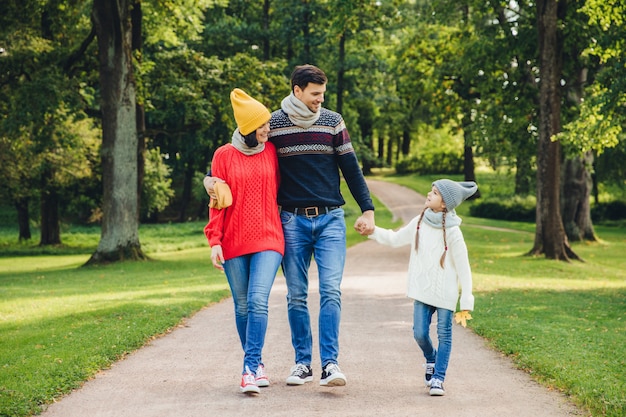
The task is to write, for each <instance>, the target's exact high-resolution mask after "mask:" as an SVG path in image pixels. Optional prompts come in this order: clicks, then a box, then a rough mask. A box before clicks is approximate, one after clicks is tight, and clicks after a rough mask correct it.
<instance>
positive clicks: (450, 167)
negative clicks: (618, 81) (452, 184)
mask: <svg viewBox="0 0 626 417" xmlns="http://www.w3.org/2000/svg"><path fill="white" fill-rule="evenodd" d="M395 169H396V172H397V173H398V174H400V175H403V174H408V173H417V174H420V175H425V174H447V175H454V174H459V173H461V172H463V139H462V138H461V137H460V136H458V135H457V136H452V135H450V133H448V131H447V130H446V129H445V128H441V129H438V130H434V129H429V128H424V129H422V134H421V135H420V136H419V138H418V140H417V142H416V143H415V144H414V145H413V148H412V150H411V155H410V156H409V157H407V158H405V159H402V160H400V161H399V162H397V163H396V165H395Z"/></svg>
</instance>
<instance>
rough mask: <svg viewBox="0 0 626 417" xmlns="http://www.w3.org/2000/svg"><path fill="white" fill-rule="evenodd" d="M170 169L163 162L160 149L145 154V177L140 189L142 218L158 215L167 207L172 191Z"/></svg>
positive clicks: (172, 194) (172, 195)
mask: <svg viewBox="0 0 626 417" xmlns="http://www.w3.org/2000/svg"><path fill="white" fill-rule="evenodd" d="M170 171H171V169H170V168H169V167H168V166H167V165H165V163H164V162H163V155H161V152H160V149H159V148H156V149H150V150H148V151H147V152H146V162H145V175H144V183H143V188H142V189H141V211H142V215H143V216H150V215H151V214H153V213H158V212H161V211H163V210H165V208H166V207H167V206H168V204H169V202H170V200H171V199H172V197H174V190H173V189H172V187H171V185H172V180H171V179H170V178H169V175H170Z"/></svg>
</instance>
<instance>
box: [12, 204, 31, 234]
mask: <svg viewBox="0 0 626 417" xmlns="http://www.w3.org/2000/svg"><path fill="white" fill-rule="evenodd" d="M28 202H29V200H28V198H20V199H18V200H17V201H16V202H15V209H16V210H17V224H18V226H19V229H20V231H19V238H18V240H19V241H20V242H22V241H24V240H30V238H31V237H32V236H31V234H30V215H29V213H28Z"/></svg>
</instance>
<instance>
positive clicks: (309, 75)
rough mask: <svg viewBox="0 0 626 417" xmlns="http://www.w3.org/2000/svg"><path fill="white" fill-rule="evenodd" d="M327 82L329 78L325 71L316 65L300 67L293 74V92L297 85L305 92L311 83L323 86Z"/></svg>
mask: <svg viewBox="0 0 626 417" xmlns="http://www.w3.org/2000/svg"><path fill="white" fill-rule="evenodd" d="M327 82H328V78H327V77H326V74H324V71H322V70H321V69H319V68H317V67H316V66H315V65H310V64H306V65H298V66H297V67H296V68H295V69H294V70H293V72H292V73H291V91H293V89H294V88H295V86H296V85H297V86H298V87H300V88H301V89H303V90H304V89H305V88H306V86H307V85H308V84H309V83H313V84H321V85H323V84H326V83H327Z"/></svg>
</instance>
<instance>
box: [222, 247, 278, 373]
mask: <svg viewBox="0 0 626 417" xmlns="http://www.w3.org/2000/svg"><path fill="white" fill-rule="evenodd" d="M281 260H282V256H281V255H280V253H278V252H274V251H271V250H268V251H263V252H256V253H251V254H249V255H243V256H238V257H237V258H232V259H229V260H227V261H226V262H224V272H226V278H227V279H228V285H230V291H231V293H232V295H233V301H234V302H235V324H236V325H237V332H238V333H239V340H240V341H241V347H242V348H243V351H244V359H243V371H244V372H245V369H246V366H247V367H248V368H249V369H250V371H252V372H256V370H257V368H258V367H259V365H260V364H261V363H262V360H261V351H262V350H263V345H264V343H265V333H266V331H267V310H268V307H267V305H268V299H269V296H270V290H271V289H272V285H273V284H274V278H276V272H278V267H279V266H280V262H281Z"/></svg>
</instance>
